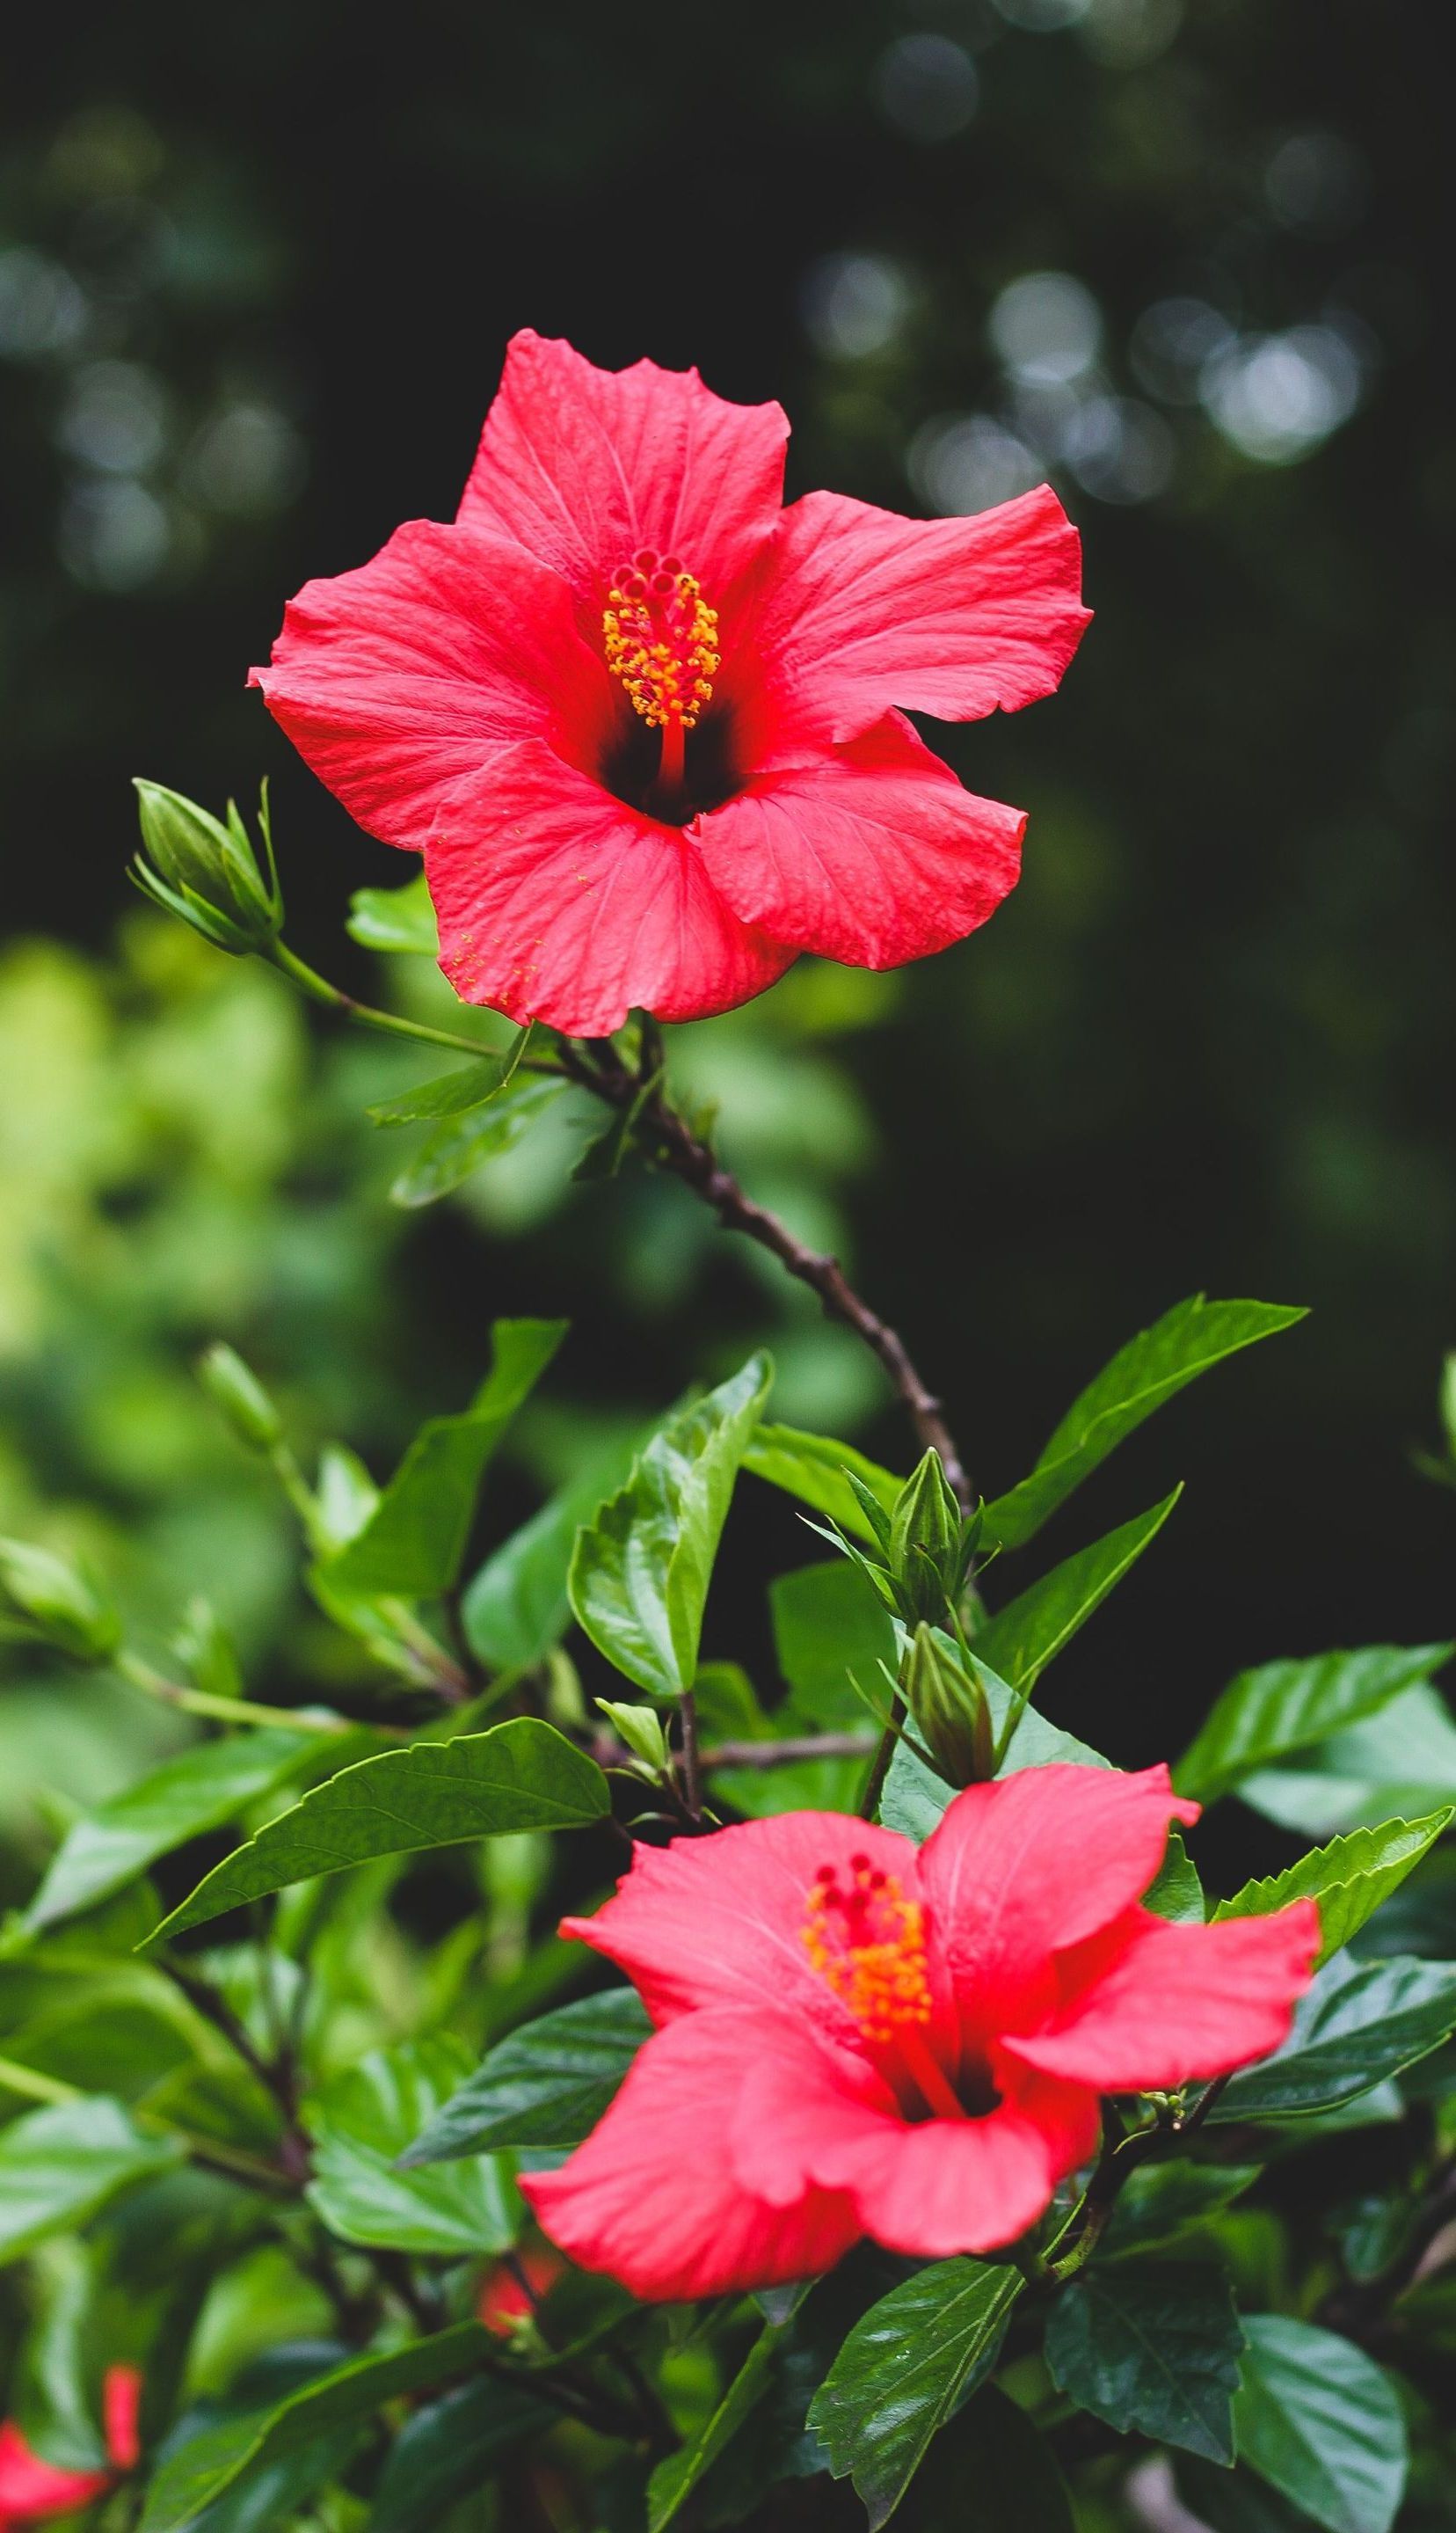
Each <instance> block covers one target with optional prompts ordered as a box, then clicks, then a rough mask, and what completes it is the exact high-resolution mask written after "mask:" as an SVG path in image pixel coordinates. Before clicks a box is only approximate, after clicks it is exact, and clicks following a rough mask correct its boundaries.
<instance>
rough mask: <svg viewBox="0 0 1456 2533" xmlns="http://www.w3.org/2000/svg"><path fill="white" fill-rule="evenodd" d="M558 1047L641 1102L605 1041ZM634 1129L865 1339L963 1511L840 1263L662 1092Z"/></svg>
mask: <svg viewBox="0 0 1456 2533" xmlns="http://www.w3.org/2000/svg"><path fill="white" fill-rule="evenodd" d="M559 1043H560V1048H561V1062H562V1065H563V1067H564V1069H565V1071H566V1072H567V1073H569V1075H570V1076H571V1079H572V1080H573V1082H577V1083H579V1084H580V1085H581V1086H582V1088H583V1089H584V1090H591V1091H593V1092H594V1093H595V1094H596V1096H597V1097H598V1098H599V1099H605V1100H606V1102H607V1104H608V1106H609V1107H612V1108H616V1109H623V1108H631V1107H632V1106H634V1105H635V1103H636V1102H637V1100H638V1099H639V1098H640V1097H641V1092H642V1082H641V1079H640V1077H639V1076H638V1075H636V1074H634V1073H631V1072H629V1071H628V1070H627V1068H626V1067H625V1066H624V1065H623V1063H622V1061H621V1059H620V1057H619V1056H618V1054H617V1051H616V1049H615V1047H614V1046H613V1045H612V1041H611V1039H610V1038H609V1039H606V1040H593V1041H591V1042H590V1049H589V1052H587V1053H581V1052H578V1051H577V1049H575V1048H574V1047H573V1046H572V1045H571V1044H570V1043H569V1041H567V1040H565V1039H562V1040H561V1041H559ZM640 1126H641V1130H642V1133H643V1140H644V1142H651V1143H654V1144H655V1145H656V1147H657V1154H658V1158H659V1159H660V1160H661V1162H662V1164H663V1166H664V1167H665V1168H667V1169H670V1170H671V1171H672V1172H673V1173H674V1175H675V1176H676V1177H678V1178H680V1179H681V1180H682V1181H683V1183H684V1185H685V1186H687V1187H690V1188H691V1189H692V1190H693V1192H694V1194H695V1195H697V1196H700V1197H701V1198H702V1199H703V1202H704V1204H705V1205H711V1206H712V1208H713V1210H714V1212H715V1213H716V1214H717V1216H718V1218H719V1221H720V1222H721V1223H722V1224H723V1227H724V1229H725V1230H726V1231H740V1232H742V1233H743V1234H744V1236H745V1238H747V1239H749V1240H756V1241H757V1242H758V1244H759V1247H760V1248H761V1249H767V1250H769V1251H770V1252H771V1254H772V1255H773V1256H774V1257H775V1258H777V1259H778V1260H779V1263H780V1265H781V1266H783V1267H786V1269H787V1271H788V1273H789V1274H790V1275H793V1276H796V1277H797V1278H798V1281H799V1282H800V1283H801V1284H807V1285H808V1286H809V1288H810V1290H811V1292H814V1293H817V1295H818V1297H819V1300H820V1302H821V1304H822V1306H823V1308H824V1311H825V1314H826V1316H827V1317H828V1318H829V1319H832V1320H839V1321H840V1322H841V1323H842V1324H843V1325H844V1326H845V1327H848V1328H852V1329H853V1330H854V1333H855V1335H856V1336H858V1337H861V1338H862V1339H863V1341H864V1343H865V1344H866V1345H867V1346H868V1347H869V1349H870V1351H871V1353H872V1354H874V1355H876V1356H877V1357H878V1358H879V1361H880V1363H881V1364H882V1365H883V1366H884V1369H885V1371H886V1372H887V1373H888V1374H889V1376H890V1379H891V1381H892V1383H893V1384H894V1386H895V1390H896V1394H897V1396H898V1397H899V1398H900V1400H901V1402H902V1404H903V1406H904V1408H905V1410H906V1412H907V1414H908V1416H909V1418H910V1422H911V1424H912V1425H913V1426H914V1429H915V1432H916V1435H917V1436H918V1438H919V1441H920V1443H921V1445H922V1447H930V1448H934V1449H935V1450H937V1451H938V1452H939V1453H940V1457H941V1464H942V1466H943V1468H944V1469H945V1473H946V1476H947V1478H948V1479H949V1480H950V1483H951V1486H952V1488H953V1490H954V1492H955V1494H956V1497H957V1500H958V1502H960V1503H961V1506H962V1507H963V1509H964V1510H966V1511H967V1512H968V1511H969V1509H970V1507H971V1504H972V1502H974V1494H973V1490H972V1488H971V1484H970V1480H969V1478H968V1477H967V1476H966V1473H965V1469H964V1466H963V1464H962V1462H961V1455H960V1452H959V1451H958V1449H957V1447H956V1443H955V1439H954V1437H953V1435H952V1433H951V1429H950V1427H949V1426H948V1424H947V1423H946V1420H945V1414H944V1410H943V1406H942V1402H941V1400H940V1399H939V1398H937V1397H936V1395H935V1393H934V1391H933V1390H931V1389H930V1388H929V1387H928V1386H927V1384H925V1382H924V1381H922V1379H921V1378H920V1375H919V1373H918V1372H917V1371H916V1369H915V1366H914V1364H913V1363H912V1362H911V1360H910V1356H909V1353H908V1351H907V1349H906V1347H905V1345H904V1342H903V1339H902V1338H901V1337H900V1336H899V1335H898V1333H897V1331H896V1330H895V1329H894V1328H892V1327H891V1326H890V1325H888V1323H887V1322H886V1321H884V1320H882V1319H880V1318H879V1317H878V1316H877V1314H876V1313H875V1312H874V1311H872V1310H871V1309H870V1307H869V1304H868V1303H867V1302H866V1301H864V1300H863V1299H862V1298H861V1296H860V1295H859V1294H858V1293H856V1292H855V1290H854V1288H853V1286H852V1285H851V1284H850V1282H849V1280H848V1278H847V1276H846V1275H845V1273H844V1268H843V1267H841V1265H840V1262H839V1260H838V1259H837V1258H831V1257H828V1256H827V1255H825V1254H824V1253H823V1252H821V1251H819V1250H815V1249H809V1248H807V1247H806V1246H805V1244H804V1243H803V1241H801V1240H797V1239H795V1237H794V1235H793V1233H792V1232H791V1231H790V1230H789V1228H788V1225H787V1224H786V1222H784V1221H782V1220H781V1218H780V1216H779V1215H778V1214H776V1213H770V1211H769V1209H768V1208H767V1207H766V1206H762V1205H759V1204H757V1203H756V1202H755V1201H754V1199H753V1198H752V1197H750V1196H749V1195H747V1193H746V1192H745V1190H744V1189H743V1188H742V1187H741V1186H740V1184H739V1182H738V1180H737V1179H735V1178H734V1176H733V1174H732V1172H731V1170H728V1169H725V1168H724V1165H723V1163H722V1162H721V1161H720V1159H719V1157H718V1154H717V1153H716V1152H715V1150H714V1149H713V1146H712V1145H711V1144H710V1143H709V1142H708V1141H707V1140H706V1138H705V1137H703V1136H701V1135H696V1134H694V1132H693V1130H692V1128H691V1127H690V1126H689V1125H688V1122H687V1120H686V1118H685V1117H682V1116H680V1115H679V1113H678V1111H677V1110H676V1109H675V1108H673V1107H672V1106H671V1105H670V1103H669V1101H668V1100H667V1099H666V1098H665V1096H664V1094H663V1092H662V1091H661V1090H653V1091H652V1092H651V1093H650V1095H649V1096H648V1098H647V1099H646V1100H645V1101H644V1103H643V1106H642V1109H641V1112H640Z"/></svg>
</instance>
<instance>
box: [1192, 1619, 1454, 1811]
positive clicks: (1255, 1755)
mask: <svg viewBox="0 0 1456 2533" xmlns="http://www.w3.org/2000/svg"><path fill="white" fill-rule="evenodd" d="M1451 1650H1452V1649H1451V1647H1450V1645H1366V1646H1365V1647H1364V1648H1363V1649H1362V1650H1361V1651H1360V1652H1358V1653H1333V1654H1317V1655H1315V1656H1313V1657H1312V1658H1311V1659H1310V1660H1309V1661H1306V1662H1276V1663H1264V1664H1263V1665H1262V1666H1261V1667H1260V1669H1259V1670H1257V1671H1245V1672H1241V1673H1240V1674H1239V1677H1238V1679H1233V1680H1231V1681H1230V1682H1229V1685H1228V1687H1227V1688H1226V1689H1225V1690H1224V1692H1223V1695H1222V1697H1220V1699H1219V1700H1218V1703H1217V1705H1216V1706H1215V1707H1214V1709H1213V1712H1212V1714H1211V1715H1210V1716H1209V1718H1208V1720H1207V1722H1206V1724H1205V1725H1204V1726H1203V1729H1202V1731H1201V1733H1199V1734H1198V1736H1197V1738H1196V1739H1195V1740H1194V1742H1193V1744H1192V1746H1191V1747H1190V1748H1189V1749H1188V1750H1186V1751H1185V1753H1184V1755H1183V1757H1182V1758H1181V1759H1180V1761H1179V1762H1178V1765H1177V1767H1176V1768H1175V1770H1174V1772H1173V1774H1174V1782H1175V1784H1176V1785H1177V1787H1178V1791H1179V1793H1180V1794H1182V1795H1192V1796H1194V1797H1196V1799H1197V1800H1198V1801H1199V1802H1201V1803H1210V1802H1215V1801H1216V1800H1217V1799H1218V1797H1219V1796H1220V1795H1225V1794H1227V1793H1228V1791H1229V1789H1230V1787H1231V1786H1236V1785H1237V1784H1238V1782H1239V1780H1240V1778H1241V1777H1247V1776H1250V1775H1252V1771H1253V1770H1254V1769H1255V1768H1265V1767H1267V1766H1268V1764H1269V1762H1270V1760H1271V1759H1278V1758H1280V1757H1282V1756H1283V1754H1284V1753H1285V1752H1286V1751H1290V1750H1303V1749H1306V1748H1308V1747H1309V1745H1310V1742H1313V1741H1322V1740H1323V1739H1324V1738H1325V1737H1326V1736H1327V1735H1328V1734H1331V1733H1336V1732H1338V1731H1339V1729H1340V1727H1341V1726H1342V1725H1346V1724H1354V1723H1356V1722H1357V1721H1358V1720H1359V1719H1360V1717H1362V1716H1364V1715H1373V1714H1374V1713H1375V1712H1376V1711H1377V1709H1378V1708H1380V1707H1382V1706H1387V1705H1388V1704H1389V1702H1390V1700H1391V1699H1392V1698H1393V1697H1398V1696H1399V1695H1400V1693H1401V1691H1402V1689H1408V1688H1411V1687H1412V1686H1414V1685H1415V1683H1416V1682H1417V1681H1418V1680H1426V1679H1429V1677H1430V1675H1431V1673H1432V1672H1434V1671H1438V1670H1439V1669H1440V1666H1441V1664H1442V1663H1443V1662H1446V1661H1448V1660H1449V1658H1450V1654H1451Z"/></svg>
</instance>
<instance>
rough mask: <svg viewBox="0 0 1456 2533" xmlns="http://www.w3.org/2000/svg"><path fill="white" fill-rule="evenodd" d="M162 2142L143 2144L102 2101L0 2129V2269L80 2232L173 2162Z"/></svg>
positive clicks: (101, 2096)
mask: <svg viewBox="0 0 1456 2533" xmlns="http://www.w3.org/2000/svg"><path fill="white" fill-rule="evenodd" d="M177 2153H178V2150H177V2149H176V2147H175V2146H173V2145H172V2143H171V2141H170V2140H169V2139H166V2138H155V2137H144V2136H143V2134H142V2132H141V2130H140V2129H138V2128H136V2127H135V2126H134V2125H133V2122H132V2121H131V2119H130V2118H129V2117H128V2115H127V2113H126V2112H125V2111H124V2110H123V2108H122V2106H121V2104H120V2102H115V2101H112V2100H111V2099H110V2097H109V2096H108V2095H107V2094H105V2093H93V2094H91V2095H89V2096H88V2097H87V2099H85V2100H83V2101H78V2102H58V2103H56V2104H55V2105H54V2107H52V2106H51V2105H49V2104H47V2106H46V2107H45V2108H44V2109H43V2110H39V2111H29V2112H27V2113H26V2115H25V2116H24V2117H23V2118H21V2119H18V2120H12V2121H11V2123H10V2125H9V2127H8V2128H4V2129H0V2263H3V2262H7V2261H17V2260H20V2259H21V2258H22V2256H23V2255H24V2254H25V2253H27V2252H30V2251H33V2249H34V2247H35V2245H36V2244H37V2243H43V2242H45V2241H46V2239H47V2238H48V2236H50V2235H52V2234H64V2233H69V2232H71V2231H73V2230H74V2228H75V2227H76V2226H78V2225H84V2224H85V2223H86V2221H87V2218H88V2217H90V2216H94V2214H95V2212H96V2210H97V2209H98V2208H104V2207H105V2205H106V2202H107V2200H108V2199H114V2198H115V2197H116V2194H117V2192H118V2191H121V2190H129V2189H130V2188H131V2187H132V2185H133V2183H135V2182H139V2181H149V2180H150V2179H151V2178H152V2177H153V2176H154V2175H155V2174H156V2173H159V2172H165V2171H166V2170H167V2169H168V2167H169V2166H170V2165H171V2164H173V2163H175V2162H176V2160H177Z"/></svg>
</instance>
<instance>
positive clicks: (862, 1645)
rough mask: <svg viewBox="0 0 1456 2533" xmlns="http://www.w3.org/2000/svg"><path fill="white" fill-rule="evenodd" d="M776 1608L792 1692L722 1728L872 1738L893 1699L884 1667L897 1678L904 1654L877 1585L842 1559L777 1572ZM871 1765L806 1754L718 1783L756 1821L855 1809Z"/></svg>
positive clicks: (736, 1733) (744, 1733)
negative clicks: (770, 1710) (767, 1712)
mask: <svg viewBox="0 0 1456 2533" xmlns="http://www.w3.org/2000/svg"><path fill="white" fill-rule="evenodd" d="M769 1608H770V1614H771V1616H772V1619H773V1622H774V1649H775V1653H776V1656H777V1658H778V1664H779V1670H780V1672H781V1674H782V1675H783V1678H784V1679H786V1681H787V1682H788V1688H789V1694H788V1696H787V1697H786V1699H785V1700H784V1701H783V1702H782V1704H781V1705H779V1706H778V1707H777V1708H776V1709H775V1711H774V1714H773V1717H772V1719H766V1718H764V1717H763V1716H762V1715H761V1714H760V1715H759V1716H758V1717H757V1718H756V1719H742V1720H739V1721H737V1722H733V1723H731V1724H730V1723H729V1722H728V1720H727V1719H725V1721H724V1724H723V1726H722V1728H721V1729H722V1731H723V1732H724V1734H725V1736H726V1738H733V1739H741V1738H751V1737H752V1735H753V1734H754V1732H755V1731H758V1732H768V1733H769V1734H771V1735H779V1736H786V1735H794V1736H807V1735H811V1734H814V1733H817V1732H825V1731H828V1732H845V1731H849V1732H860V1733H863V1734H864V1735H865V1737H866V1738H867V1739H868V1740H869V1741H870V1742H871V1743H872V1742H873V1738H874V1735H875V1732H876V1730H877V1725H876V1717H877V1715H879V1714H881V1713H883V1712H884V1710H885V1708H886V1707H887V1706H888V1704H889V1699H890V1688H889V1682H888V1681H887V1679H886V1677H885V1670H886V1669H888V1670H889V1671H890V1672H891V1673H892V1675H893V1673H894V1668H895V1658H896V1657H895V1622H894V1620H892V1618H891V1616H890V1613H889V1611H888V1610H887V1609H886V1607H885V1604H884V1602H883V1601H882V1600H881V1599H880V1598H879V1596H878V1594H877V1593H876V1592H875V1591H874V1589H873V1587H872V1586H871V1585H870V1584H869V1583H868V1582H866V1580H865V1578H864V1576H863V1575H862V1574H861V1573H859V1572H858V1571H857V1569H856V1568H855V1567H854V1566H853V1565H851V1564H849V1563H848V1562H847V1561H845V1560H844V1559H843V1558H838V1557H836V1558H831V1559H828V1560H826V1561H821V1562H820V1563H819V1564H817V1565H801V1566H797V1567H795V1568H794V1570H793V1571H792V1572H791V1573H788V1574H780V1575H778V1576H777V1577H776V1578H775V1580H774V1582H773V1583H772V1584H771V1585H770V1586H769ZM882 1666H884V1667H885V1668H883V1669H882ZM856 1682H857V1683H858V1685H857V1686H856ZM861 1692H864V1693H865V1694H862V1693H861ZM866 1694H867V1696H868V1698H869V1699H870V1700H871V1701H872V1703H871V1704H867V1703H866ZM718 1729H719V1728H715V1732H716V1731H717V1730H718ZM704 1738H708V1733H707V1727H706V1725H705V1726H704ZM868 1766H869V1759H868V1756H866V1757H864V1758H858V1759H801V1760H794V1761H793V1762H792V1763H791V1764H790V1765H789V1766H787V1767H781V1768H772V1769H757V1770H755V1769H752V1768H732V1769H720V1770H718V1771H717V1772H716V1773H715V1775H714V1780H713V1785H714V1792H715V1794H716V1795H721V1796H722V1797H724V1798H725V1799H726V1800H727V1801H728V1802H730V1803H732V1804H733V1805H734V1806H735V1807H736V1808H737V1809H738V1810H739V1811H742V1812H746V1813H748V1814H749V1816H750V1817H752V1818H763V1817H765V1816H767V1815H768V1814H771V1813H774V1812H784V1811H850V1810H852V1809H853V1807H854V1804H855V1802H856V1800H857V1799H858V1796H859V1790H860V1788H861V1786H862V1785H863V1783H864V1780H865V1774H866V1771H867V1769H868Z"/></svg>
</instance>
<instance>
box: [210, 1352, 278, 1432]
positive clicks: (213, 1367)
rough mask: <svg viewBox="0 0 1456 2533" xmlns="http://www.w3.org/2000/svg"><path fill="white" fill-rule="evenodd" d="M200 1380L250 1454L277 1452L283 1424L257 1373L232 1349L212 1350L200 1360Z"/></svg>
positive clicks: (213, 1402)
mask: <svg viewBox="0 0 1456 2533" xmlns="http://www.w3.org/2000/svg"><path fill="white" fill-rule="evenodd" d="M197 1369H198V1379H199V1381H200V1382H201V1383H202V1384H203V1387H204V1389H205V1391H206V1393H207V1396H208V1397H209V1398H210V1399H211V1401H212V1404H213V1406H214V1407H216V1408H219V1409H220V1410H221V1412H222V1414H223V1415H224V1416H225V1417H226V1419H227V1422H228V1423H229V1425H230V1426H231V1427H232V1429H233V1432H234V1433H235V1434H236V1436H237V1438H238V1440H239V1442H240V1443H246V1444H247V1446H248V1448H249V1450H250V1451H274V1450H276V1449H277V1447H278V1444H279V1443H281V1442H282V1440H283V1420H282V1418H281V1416H280V1415H279V1414H278V1411H277V1409H276V1407H275V1406H274V1405H273V1402H272V1400H271V1399H270V1398H269V1396H268V1394H267V1391H266V1390H265V1389H264V1387H263V1385H262V1382H261V1381H260V1380H259V1378H258V1376H257V1374H256V1373H253V1372H250V1371H249V1369H248V1366H247V1365H246V1363H245V1362H244V1361H243V1358H242V1356H241V1355H240V1354H235V1353H234V1352H233V1349H232V1347H231V1346H230V1345H211V1346H208V1348H207V1351H206V1353H205V1354H204V1355H200V1356H199V1358H198V1368H197Z"/></svg>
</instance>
